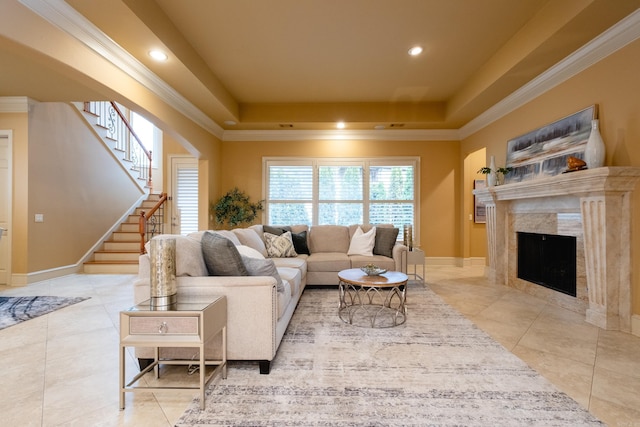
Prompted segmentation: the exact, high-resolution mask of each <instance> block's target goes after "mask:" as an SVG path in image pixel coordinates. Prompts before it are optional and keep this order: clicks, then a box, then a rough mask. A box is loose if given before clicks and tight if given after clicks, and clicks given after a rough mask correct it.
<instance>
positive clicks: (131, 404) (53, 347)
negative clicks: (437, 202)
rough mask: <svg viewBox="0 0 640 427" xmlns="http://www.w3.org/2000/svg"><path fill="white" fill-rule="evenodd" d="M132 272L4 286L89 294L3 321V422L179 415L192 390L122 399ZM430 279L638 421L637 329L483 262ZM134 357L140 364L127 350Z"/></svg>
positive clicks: (7, 292) (548, 368)
mask: <svg viewBox="0 0 640 427" xmlns="http://www.w3.org/2000/svg"><path fill="white" fill-rule="evenodd" d="M133 278H134V276H132V275H72V276H66V277H63V278H58V279H53V280H47V281H43V282H39V283H34V284H32V285H29V286H26V287H21V288H8V287H1V286H0V295H3V296H11V295H15V296H20V295H56V296H90V297H91V299H89V300H87V301H85V302H82V303H79V304H76V305H74V306H71V307H67V308H64V309H62V310H58V311H56V312H54V313H51V314H49V315H45V316H41V317H39V318H36V319H33V320H29V321H27V322H24V323H21V324H19V325H16V326H12V327H9V328H6V329H4V330H1V331H0V366H2V369H3V374H2V381H1V384H2V386H1V390H2V394H1V396H2V398H1V399H0V420H1V424H2V425H7V426H82V427H84V426H153V427H157V426H172V425H174V423H175V421H177V419H178V418H179V417H180V415H181V414H182V412H183V411H184V410H185V408H186V407H187V405H188V404H189V403H190V402H191V400H192V398H193V396H194V395H195V393H193V394H174V393H167V392H163V393H153V394H152V393H140V394H133V393H127V395H126V409H125V410H124V411H120V410H119V409H118V313H119V311H120V310H123V309H126V308H127V307H129V306H131V305H132V292H131V283H132V281H133ZM427 282H428V283H429V286H430V287H431V288H432V289H433V290H434V291H436V292H437V293H438V294H439V295H440V296H441V297H442V298H444V300H445V301H447V302H448V303H449V304H451V305H452V306H453V307H455V308H456V309H458V310H459V311H460V312H462V313H463V314H464V315H466V316H467V317H468V318H469V319H471V320H472V321H473V322H474V323H476V324H477V325H478V326H479V327H480V328H482V329H484V330H485V331H487V333H489V334H490V335H491V336H493V337H494V338H495V339H496V340H497V341H499V342H500V343H502V345H504V346H505V347H506V348H507V349H509V350H510V351H512V352H513V353H514V354H516V355H517V356H519V357H520V358H522V359H523V360H524V361H526V362H527V363H528V364H529V365H531V366H532V367H533V368H534V369H536V370H537V371H538V372H540V373H541V374H542V375H544V376H545V377H546V378H548V379H549V380H550V381H551V382H553V383H554V384H556V386H557V387H558V388H559V389H561V390H562V391H564V392H566V393H567V394H569V395H570V396H572V397H573V398H574V399H576V400H577V401H578V402H580V403H581V404H582V405H583V406H585V407H587V408H589V410H590V411H591V412H592V413H593V414H595V415H596V416H597V417H599V418H600V419H602V420H603V421H605V422H606V423H607V424H609V425H611V426H621V427H631V426H637V427H640V338H638V337H634V336H631V335H628V334H623V333H618V332H610V331H603V330H600V329H598V328H596V327H594V326H591V325H589V324H587V323H585V322H584V320H583V318H582V317H583V316H580V315H578V314H575V313H572V312H569V311H567V310H563V309H560V308H558V307H555V306H553V305H551V304H547V303H545V302H544V301H541V300H540V299H538V298H535V297H532V296H529V295H526V294H523V293H521V292H519V291H516V290H513V289H509V288H506V287H503V286H495V285H491V284H489V283H487V281H486V280H485V279H484V278H483V269H482V268H480V267H468V268H457V267H430V268H428V271H427ZM127 366H128V369H129V372H133V370H134V368H135V362H134V359H133V358H132V357H131V355H130V354H128V359H127ZM182 369H184V368H182ZM256 374H257V367H256Z"/></svg>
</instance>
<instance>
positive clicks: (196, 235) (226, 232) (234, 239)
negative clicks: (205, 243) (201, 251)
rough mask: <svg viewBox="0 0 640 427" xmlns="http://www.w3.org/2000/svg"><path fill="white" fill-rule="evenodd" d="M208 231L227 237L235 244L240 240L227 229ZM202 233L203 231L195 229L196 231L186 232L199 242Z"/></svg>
mask: <svg viewBox="0 0 640 427" xmlns="http://www.w3.org/2000/svg"><path fill="white" fill-rule="evenodd" d="M208 231H209V233H217V234H219V235H221V236H222V237H226V238H227V239H229V240H231V241H232V242H233V244H234V245H236V246H237V245H239V244H240V240H238V238H237V237H236V235H235V234H233V233H232V232H231V231H229V230H208ZM204 233H205V232H204V231H196V232H193V233H189V234H187V237H191V238H192V239H195V240H197V241H198V242H199V241H201V240H202V235H203V234H204Z"/></svg>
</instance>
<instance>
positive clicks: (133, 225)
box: [120, 222, 140, 235]
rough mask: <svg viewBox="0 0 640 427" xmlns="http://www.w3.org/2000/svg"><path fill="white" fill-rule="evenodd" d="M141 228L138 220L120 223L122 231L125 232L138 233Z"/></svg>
mask: <svg viewBox="0 0 640 427" xmlns="http://www.w3.org/2000/svg"><path fill="white" fill-rule="evenodd" d="M139 230H140V225H139V224H138V223H137V222H123V223H122V224H120V231H123V232H125V233H136V234H138V233H139ZM138 235H140V234H138Z"/></svg>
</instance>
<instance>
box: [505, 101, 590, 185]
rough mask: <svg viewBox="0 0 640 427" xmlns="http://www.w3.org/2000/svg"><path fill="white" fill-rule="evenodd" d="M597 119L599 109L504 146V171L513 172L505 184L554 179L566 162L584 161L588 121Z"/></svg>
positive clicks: (531, 133)
mask: <svg viewBox="0 0 640 427" xmlns="http://www.w3.org/2000/svg"><path fill="white" fill-rule="evenodd" d="M597 118H598V105H597V104H595V105H592V106H591V107H588V108H585V109H584V110H581V111H578V112H577V113H574V114H572V115H570V116H568V117H565V118H563V119H560V120H557V121H555V122H553V123H550V124H548V125H546V126H543V127H541V128H539V129H535V130H532V131H531V132H528V133H526V134H524V135H521V136H518V137H516V138H513V139H511V140H509V141H508V142H507V162H506V163H507V167H511V168H512V170H511V172H509V173H508V174H507V175H506V176H505V183H512V182H521V181H529V180H532V179H536V178H541V177H545V176H555V175H558V174H561V173H564V172H566V171H567V159H568V158H569V157H570V156H572V157H577V158H579V159H584V152H585V147H586V145H587V140H588V139H589V134H590V133H591V121H592V120H594V119H597Z"/></svg>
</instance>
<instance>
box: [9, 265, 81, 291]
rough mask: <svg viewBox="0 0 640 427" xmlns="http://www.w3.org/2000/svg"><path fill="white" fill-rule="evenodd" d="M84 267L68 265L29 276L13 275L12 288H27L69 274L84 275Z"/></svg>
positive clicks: (29, 274)
mask: <svg viewBox="0 0 640 427" xmlns="http://www.w3.org/2000/svg"><path fill="white" fill-rule="evenodd" d="M82 268H83V265H82V263H80V264H75V265H67V266H64V267H58V268H52V269H50V270H42V271H36V272H34V273H27V274H12V275H11V286H26V285H30V284H32V283H36V282H40V281H42V280H49V279H55V278H56V277H62V276H68V275H69V274H76V273H82Z"/></svg>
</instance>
